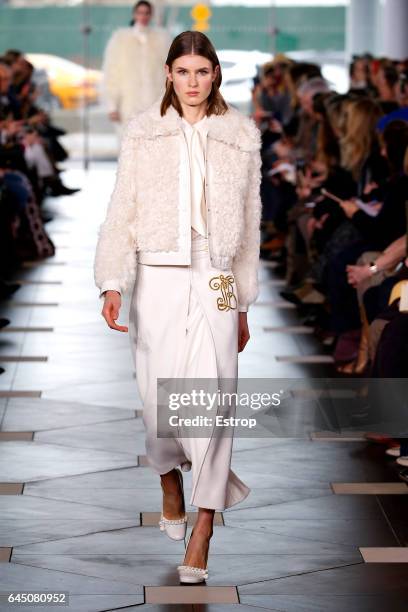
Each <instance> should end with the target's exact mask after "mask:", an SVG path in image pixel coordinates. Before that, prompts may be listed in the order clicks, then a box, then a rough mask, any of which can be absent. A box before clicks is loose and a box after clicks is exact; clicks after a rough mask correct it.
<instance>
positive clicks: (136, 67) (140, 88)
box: [103, 26, 171, 122]
mask: <svg viewBox="0 0 408 612" xmlns="http://www.w3.org/2000/svg"><path fill="white" fill-rule="evenodd" d="M143 35H144V36H145V37H146V39H147V40H146V42H145V43H142V42H141V41H140V39H139V38H138V36H137V35H136V34H135V32H134V28H119V29H118V30H116V31H115V32H114V33H113V34H112V36H111V37H110V39H109V41H108V44H107V46H106V49H105V53H104V60H103V75H104V80H103V89H104V96H105V100H106V102H107V105H108V108H109V110H112V111H113V110H115V111H119V113H120V115H121V120H122V121H123V122H126V121H127V120H128V119H129V118H130V117H131V116H132V115H133V114H134V113H136V112H140V111H143V110H146V109H147V108H149V106H151V105H152V104H153V102H154V101H155V100H156V99H157V96H159V95H160V94H163V92H164V86H165V82H166V75H165V71H164V63H165V61H166V58H167V53H168V50H169V47H170V44H171V38H170V37H169V35H168V34H167V32H166V31H165V30H164V29H162V28H158V27H153V26H149V27H148V28H145V30H144V33H143Z"/></svg>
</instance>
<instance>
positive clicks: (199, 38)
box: [160, 30, 228, 117]
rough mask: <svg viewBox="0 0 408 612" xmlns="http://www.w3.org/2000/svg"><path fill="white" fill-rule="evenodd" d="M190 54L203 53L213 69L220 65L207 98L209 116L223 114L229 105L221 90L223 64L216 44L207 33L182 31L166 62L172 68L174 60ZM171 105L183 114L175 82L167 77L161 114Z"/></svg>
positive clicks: (172, 45) (174, 41)
mask: <svg viewBox="0 0 408 612" xmlns="http://www.w3.org/2000/svg"><path fill="white" fill-rule="evenodd" d="M190 54H191V55H201V56H202V57H205V58H207V59H208V60H209V61H210V62H211V64H212V67H213V70H215V67H216V66H218V74H217V75H216V76H215V79H214V81H213V84H212V88H211V92H210V94H209V96H208V98H207V116H209V115H223V114H224V113H225V112H226V111H227V110H228V105H227V103H226V102H225V100H224V98H223V97H222V95H221V93H220V90H219V87H220V85H221V82H222V74H221V66H220V62H219V59H218V57H217V53H216V51H215V49H214V46H213V44H212V42H211V41H210V39H209V38H207V36H206V35H205V34H203V33H202V32H199V31H192V30H187V31H186V32H181V34H179V35H178V36H176V38H175V39H174V40H173V42H172V43H171V45H170V49H169V52H168V55H167V59H166V64H167V65H168V67H169V69H170V70H171V67H172V65H173V62H174V60H176V59H178V58H179V57H181V56H183V55H190ZM170 105H172V106H174V108H175V109H176V111H177V112H178V114H179V115H180V117H182V116H183V111H182V108H181V104H180V101H179V99H178V97H177V94H176V92H175V91H174V86H173V83H172V81H170V79H166V91H165V93H164V96H163V99H162V101H161V104H160V115H161V116H162V117H163V115H165V114H166V112H167V109H168V108H169V106H170Z"/></svg>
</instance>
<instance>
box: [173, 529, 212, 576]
mask: <svg viewBox="0 0 408 612" xmlns="http://www.w3.org/2000/svg"><path fill="white" fill-rule="evenodd" d="M192 533H193V530H191V533H190V536H189V538H188V542H187V546H186V551H187V548H188V545H189V542H190V540H191V535H192ZM207 557H208V554H207ZM206 562H207V559H206ZM177 571H178V574H179V578H180V582H187V583H189V584H197V583H199V582H204V581H205V580H206V579H207V578H208V568H205V569H203V568H202V567H194V566H193V565H178V566H177Z"/></svg>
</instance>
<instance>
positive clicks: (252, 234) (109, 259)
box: [94, 100, 261, 306]
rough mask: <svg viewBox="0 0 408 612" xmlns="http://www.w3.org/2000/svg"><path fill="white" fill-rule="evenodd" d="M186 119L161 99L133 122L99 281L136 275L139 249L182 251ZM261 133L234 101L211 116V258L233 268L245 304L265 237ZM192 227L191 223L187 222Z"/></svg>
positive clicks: (98, 265) (102, 239) (100, 253)
mask: <svg viewBox="0 0 408 612" xmlns="http://www.w3.org/2000/svg"><path fill="white" fill-rule="evenodd" d="M180 122H181V118H180V116H179V115H178V113H177V111H176V110H175V109H174V108H173V107H172V106H171V107H170V108H169V109H168V111H167V113H166V115H165V116H164V117H161V116H160V100H156V102H155V103H154V104H153V105H152V106H151V107H150V108H149V109H148V110H147V111H144V112H141V113H138V114H137V115H135V116H134V117H133V118H132V119H131V120H130V121H129V122H128V124H127V126H126V129H125V132H124V138H123V141H122V145H121V151H120V155H119V163H118V170H117V176H116V183H115V187H114V190H113V193H112V196H111V199H110V202H109V206H108V211H107V215H106V218H105V221H104V222H103V223H102V225H101V226H100V228H99V238H98V244H97V248H96V254H95V262H94V275H95V283H96V285H97V287H99V288H101V287H102V285H103V284H105V285H106V282H107V281H113V282H114V283H115V286H118V287H120V290H121V291H124V290H126V289H127V288H128V287H129V285H130V283H131V282H132V281H133V280H134V278H135V274H136V261H137V255H136V252H137V251H139V250H143V251H169V250H177V238H178V231H179V229H178V226H179V224H178V208H179V171H180V167H179V160H180V152H179V137H180V130H181V129H182V128H181V125H180ZM260 146H261V140H260V131H259V129H258V128H257V126H256V125H255V123H254V122H253V120H252V119H249V118H248V117H246V116H245V115H243V114H242V113H241V112H239V111H238V110H236V109H234V108H233V107H231V106H230V107H229V109H228V111H227V112H226V113H225V114H224V115H211V116H210V117H208V136H207V168H208V184H207V187H206V188H207V196H208V201H209V206H210V209H211V215H210V217H209V231H210V235H209V248H210V255H211V257H212V262H213V265H214V266H215V267H218V268H219V269H221V270H230V269H231V270H232V271H233V273H234V276H235V280H236V285H237V292H238V296H239V302H240V304H242V305H246V306H248V305H249V304H250V303H252V302H253V301H255V299H256V297H257V295H258V263H259V242H260V231H259V225H260V216H261V200H260V189H259V188H260V178H261V157H260ZM185 231H190V228H185Z"/></svg>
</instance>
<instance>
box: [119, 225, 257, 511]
mask: <svg viewBox="0 0 408 612" xmlns="http://www.w3.org/2000/svg"><path fill="white" fill-rule="evenodd" d="M191 255H192V262H191V265H190V266H175V265H169V266H163V265H145V264H140V263H138V266H137V276H136V282H135V286H134V289H133V294H132V298H131V303H130V311H129V334H130V340H131V347H132V352H133V357H134V363H135V369H136V379H137V385H138V388H139V393H140V396H141V399H142V403H143V422H144V425H145V429H146V442H145V443H146V455H147V460H148V462H149V465H150V466H151V467H152V468H153V470H155V471H156V472H157V473H158V474H165V473H167V472H169V471H170V470H172V469H173V468H175V467H176V466H179V465H183V464H184V465H183V467H184V469H186V467H187V468H188V467H190V466H191V473H192V492H191V498H190V504H191V505H193V506H197V507H201V508H211V509H214V510H225V509H226V508H229V507H230V506H233V505H235V504H237V503H239V502H241V501H242V500H243V499H245V498H246V497H247V495H248V494H249V492H250V489H249V488H248V487H247V486H246V485H245V484H244V483H243V482H242V481H241V480H240V479H239V478H238V476H237V475H236V474H235V473H234V472H233V471H232V470H231V453H232V444H233V437H232V435H229V436H218V435H210V436H207V437H180V438H177V437H176V438H171V437H169V438H165V437H157V378H166V379H180V378H208V379H215V381H216V382H217V379H220V378H226V379H234V385H235V389H234V390H236V380H237V374H238V310H237V305H238V304H237V296H236V290H235V287H234V284H233V283H232V285H231V284H229V286H228V285H226V284H225V278H226V277H229V278H230V280H231V279H233V274H232V271H221V270H218V269H216V268H213V267H212V266H211V262H210V258H209V253H208V242H207V239H206V238H205V237H203V236H201V235H200V234H197V233H195V232H194V233H193V235H192V247H191ZM221 275H222V276H223V279H220V276H221ZM220 281H224V282H220ZM222 287H223V289H224V291H223V290H222ZM229 390H231V389H229Z"/></svg>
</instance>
